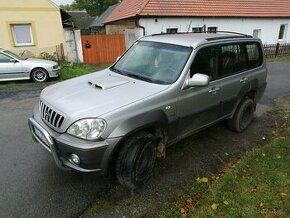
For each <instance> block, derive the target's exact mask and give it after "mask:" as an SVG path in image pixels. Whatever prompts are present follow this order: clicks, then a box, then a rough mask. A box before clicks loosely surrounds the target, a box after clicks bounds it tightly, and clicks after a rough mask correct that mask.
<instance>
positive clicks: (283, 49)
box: [264, 43, 290, 58]
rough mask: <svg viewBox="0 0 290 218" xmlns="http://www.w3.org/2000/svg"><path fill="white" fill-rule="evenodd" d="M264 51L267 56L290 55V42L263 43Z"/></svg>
mask: <svg viewBox="0 0 290 218" xmlns="http://www.w3.org/2000/svg"><path fill="white" fill-rule="evenodd" d="M264 52H265V56H266V57H267V58H272V57H278V56H286V55H290V43H285V44H280V43H277V44H269V45H264Z"/></svg>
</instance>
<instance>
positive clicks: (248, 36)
mask: <svg viewBox="0 0 290 218" xmlns="http://www.w3.org/2000/svg"><path fill="white" fill-rule="evenodd" d="M190 33H193V32H177V33H157V34H152V35H151V36H158V35H170V34H190ZM198 33H212V34H215V33H229V34H235V35H237V36H223V37H212V38H207V40H209V41H210V40H217V39H224V38H225V39H226V38H240V37H245V38H253V37H252V36H250V35H247V34H243V33H238V32H231V31H214V32H212V31H202V32H197V33H196V34H198Z"/></svg>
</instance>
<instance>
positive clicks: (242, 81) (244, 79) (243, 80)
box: [240, 77, 248, 83]
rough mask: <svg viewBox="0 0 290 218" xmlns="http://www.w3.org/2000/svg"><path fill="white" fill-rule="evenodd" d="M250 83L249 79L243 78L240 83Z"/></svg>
mask: <svg viewBox="0 0 290 218" xmlns="http://www.w3.org/2000/svg"><path fill="white" fill-rule="evenodd" d="M247 81H248V77H243V78H242V79H240V83H246V82H247Z"/></svg>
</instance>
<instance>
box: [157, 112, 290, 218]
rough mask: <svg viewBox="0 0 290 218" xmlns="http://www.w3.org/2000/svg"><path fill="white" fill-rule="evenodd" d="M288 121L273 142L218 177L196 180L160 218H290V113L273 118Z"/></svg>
mask: <svg viewBox="0 0 290 218" xmlns="http://www.w3.org/2000/svg"><path fill="white" fill-rule="evenodd" d="M275 115H277V116H281V117H283V119H285V122H284V123H283V124H282V125H281V126H277V127H276V128H275V129H273V130H272V131H271V133H270V134H271V135H272V137H273V139H272V141H271V142H269V143H268V144H266V145H264V146H262V147H255V148H254V149H253V150H252V151H249V152H248V153H246V154H245V155H244V156H243V157H242V158H241V159H240V160H239V161H238V162H236V163H235V164H233V163H230V164H227V165H225V169H224V170H223V171H222V172H220V173H219V174H218V175H214V176H212V175H207V177H205V178H204V179H203V180H201V179H195V180H194V181H192V185H191V186H190V187H189V189H188V190H187V191H186V192H185V193H183V195H182V196H179V197H177V200H176V202H174V203H173V204H172V205H171V206H170V208H168V209H166V210H165V211H163V212H161V213H160V214H159V216H160V217H163V218H165V217H289V214H290V167H289V166H290V128H289V127H290V122H289V118H290V110H275V111H273V112H271V113H269V116H275Z"/></svg>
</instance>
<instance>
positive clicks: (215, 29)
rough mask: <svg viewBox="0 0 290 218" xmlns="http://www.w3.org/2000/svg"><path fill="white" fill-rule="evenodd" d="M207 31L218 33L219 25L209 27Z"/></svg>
mask: <svg viewBox="0 0 290 218" xmlns="http://www.w3.org/2000/svg"><path fill="white" fill-rule="evenodd" d="M207 32H209V33H216V32H217V27H208V28H207Z"/></svg>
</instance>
